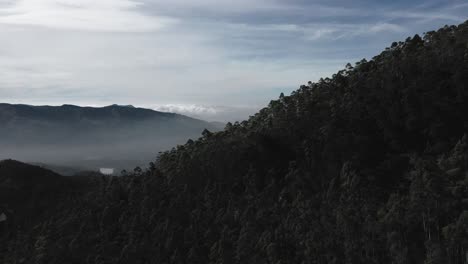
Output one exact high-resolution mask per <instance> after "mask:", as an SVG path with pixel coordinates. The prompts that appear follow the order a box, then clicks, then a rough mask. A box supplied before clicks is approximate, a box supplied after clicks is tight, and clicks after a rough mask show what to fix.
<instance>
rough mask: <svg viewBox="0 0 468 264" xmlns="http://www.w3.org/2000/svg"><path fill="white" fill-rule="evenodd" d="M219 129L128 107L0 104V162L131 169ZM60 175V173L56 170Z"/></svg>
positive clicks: (178, 117)
mask: <svg viewBox="0 0 468 264" xmlns="http://www.w3.org/2000/svg"><path fill="white" fill-rule="evenodd" d="M219 126H220V125H219V124H216V123H208V122H205V121H202V120H198V119H193V118H189V117H187V116H183V115H178V114H173V113H163V112H157V111H153V110H150V109H143V108H135V107H133V106H119V105H111V106H107V107H102V108H94V107H79V106H74V105H62V106H31V105H12V104H0V146H1V147H0V159H10V158H13V159H17V160H22V161H27V162H33V163H40V164H49V165H54V166H55V167H57V166H64V167H67V166H69V167H77V168H81V169H93V170H95V169H98V168H101V167H104V168H116V169H117V168H118V169H129V168H130V169H133V168H134V167H136V166H141V165H143V164H147V163H148V162H149V161H151V160H153V159H154V158H155V157H156V155H157V153H158V152H159V151H164V150H167V149H169V148H170V147H172V146H174V145H177V144H182V143H185V142H186V141H187V140H188V139H190V138H194V139H196V138H198V137H200V136H201V132H202V131H203V130H204V129H208V130H211V131H217V130H219V129H220V127H219ZM62 171H63V170H62Z"/></svg>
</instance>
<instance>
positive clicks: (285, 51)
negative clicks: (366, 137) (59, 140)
mask: <svg viewBox="0 0 468 264" xmlns="http://www.w3.org/2000/svg"><path fill="white" fill-rule="evenodd" d="M467 11H468V5H467V4H466V3H465V1H462V0H451V1H445V0H444V1H442V0H440V1H427V0H424V1H422V0H416V1H411V3H409V2H408V1H403V0H393V1H378V2H376V1H370V0H357V1H352V2H350V1H344V0H330V1H322V0H315V1H302V0H290V1H280V0H238V1H228V0H216V1H215V0H173V1H166V0H164V1H163V0H140V1H136V0H99V1H95V0H94V1H93V0H73V1H71V0H0V41H1V43H2V44H1V45H0V98H2V101H6V102H19V103H34V104H59V105H60V104H64V103H73V104H81V105H107V104H113V103H118V104H133V105H137V106H150V107H155V108H157V109H166V110H167V111H175V112H180V113H184V114H190V115H192V116H196V117H199V118H205V119H209V120H220V121H226V120H237V119H242V118H246V117H247V116H248V113H251V114H253V112H255V111H256V110H257V109H259V108H261V107H262V106H264V105H266V104H267V103H268V102H269V100H271V99H273V98H276V97H277V96H278V94H279V93H280V92H285V93H288V92H290V91H292V90H294V89H296V88H297V87H298V86H299V85H300V84H302V83H306V82H307V81H309V80H312V81H315V80H317V79H319V78H320V77H326V76H330V75H331V74H333V73H334V72H336V71H337V70H339V69H341V68H342V67H343V66H344V65H345V64H346V63H347V62H354V61H358V60H360V59H362V58H370V57H372V56H374V55H375V54H377V53H378V52H379V51H381V50H382V49H384V48H385V47H386V46H388V45H389V44H390V43H391V42H393V41H396V40H402V39H405V38H406V37H408V36H412V35H414V34H416V33H419V34H421V33H423V32H425V31H428V30H432V29H436V28H438V27H440V26H443V25H445V24H457V23H461V22H463V20H464V19H466V14H467V13H468V12H467Z"/></svg>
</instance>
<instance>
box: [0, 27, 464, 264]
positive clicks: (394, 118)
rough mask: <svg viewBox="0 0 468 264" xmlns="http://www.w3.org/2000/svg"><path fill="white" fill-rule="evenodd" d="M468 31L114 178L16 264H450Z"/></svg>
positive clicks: (8, 247)
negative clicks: (148, 167)
mask: <svg viewBox="0 0 468 264" xmlns="http://www.w3.org/2000/svg"><path fill="white" fill-rule="evenodd" d="M467 108H468V22H465V23H464V24H461V25H459V26H451V27H444V28H442V29H440V30H438V31H436V32H428V33H427V34H425V36H424V37H423V38H421V37H419V36H415V37H413V38H408V39H407V40H406V41H405V42H398V43H393V44H392V46H391V47H390V48H388V49H386V50H385V51H384V52H382V53H381V54H380V55H378V56H376V57H374V58H373V59H372V60H371V61H361V62H359V63H357V64H356V65H354V66H351V65H348V66H347V67H346V69H344V70H343V71H340V72H338V73H337V74H335V75H334V76H333V77H332V78H327V79H322V80H320V81H319V82H317V83H310V84H309V85H307V86H302V87H301V88H300V89H299V90H297V91H295V92H294V93H293V94H292V95H291V96H284V95H281V96H280V98H279V99H278V100H274V101H272V102H271V103H270V105H269V106H268V107H266V108H265V109H263V110H261V111H260V112H259V113H258V114H256V115H255V116H253V117H251V118H250V119H249V120H248V121H244V122H241V123H235V124H228V125H227V127H226V129H225V130H224V131H221V132H218V133H210V132H208V131H205V132H204V133H203V137H202V138H201V139H199V140H197V141H189V142H187V144H185V145H183V146H178V147H177V148H174V149H173V150H172V151H169V152H165V153H163V154H162V155H161V156H160V157H159V158H158V160H157V161H156V162H155V163H151V168H150V169H149V170H148V171H139V170H136V171H135V172H134V173H131V174H129V175H127V176H124V177H119V178H115V177H114V178H112V177H102V178H99V179H97V178H96V182H95V183H94V184H93V186H95V189H92V190H89V192H88V193H87V194H86V195H83V196H82V197H81V199H75V200H73V201H68V202H64V203H63V208H75V209H74V210H73V211H71V210H68V211H67V210H64V211H58V212H56V214H51V215H50V218H49V220H48V221H38V222H37V230H38V231H36V232H31V233H20V232H19V231H17V232H16V235H15V236H12V239H10V240H9V241H8V242H5V243H4V245H2V246H3V247H2V251H3V252H2V254H0V256H1V258H3V262H5V263H15V261H16V260H17V256H22V258H23V260H24V261H23V262H24V263H83V262H86V263H223V264H227V263H272V264H281V263H304V264H309V263H310V264H311V263H388V264H390V263H392V264H395V263H399V264H403V263H415V264H423V263H449V264H464V263H466V260H465V257H466V252H467V250H468V227H467V223H468V116H467V115H466V114H465V113H467V112H468V111H467V110H468V109H467Z"/></svg>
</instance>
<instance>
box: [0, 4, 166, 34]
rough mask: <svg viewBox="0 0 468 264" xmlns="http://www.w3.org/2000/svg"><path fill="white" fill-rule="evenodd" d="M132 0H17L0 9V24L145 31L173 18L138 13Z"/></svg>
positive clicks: (160, 26)
mask: <svg viewBox="0 0 468 264" xmlns="http://www.w3.org/2000/svg"><path fill="white" fill-rule="evenodd" d="M139 7H141V3H139V2H136V1H134V0H73V1H72V0H18V1H16V2H15V3H14V4H9V5H7V6H5V7H1V8H0V23H1V24H9V25H29V26H42V27H50V28H59V29H72V30H90V31H114V32H115V31H116V32H146V31H154V30H158V29H161V28H162V27H164V26H165V25H167V24H170V23H172V22H174V21H175V20H174V19H170V18H166V17H155V16H148V15H144V14H142V13H140V12H138V11H137V10H136V9H137V8H139Z"/></svg>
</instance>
